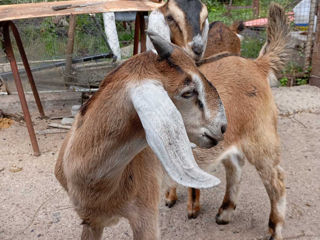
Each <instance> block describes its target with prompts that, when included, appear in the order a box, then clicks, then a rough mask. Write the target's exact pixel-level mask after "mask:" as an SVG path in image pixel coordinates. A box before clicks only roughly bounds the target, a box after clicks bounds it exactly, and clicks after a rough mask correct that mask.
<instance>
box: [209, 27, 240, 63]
mask: <svg viewBox="0 0 320 240" xmlns="http://www.w3.org/2000/svg"><path fill="white" fill-rule="evenodd" d="M243 29H244V25H243V23H242V22H238V21H236V22H234V23H233V24H232V25H231V26H230V27H228V26H227V25H225V24H224V23H222V22H212V23H210V26H209V33H208V41H207V48H206V50H205V53H204V56H203V58H208V57H211V56H213V55H216V54H218V53H221V52H228V53H230V54H233V55H238V56H240V46H241V43H240V38H239V36H238V34H239V33H240V32H241V31H242V30H243Z"/></svg>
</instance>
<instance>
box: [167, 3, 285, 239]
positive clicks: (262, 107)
mask: <svg viewBox="0 0 320 240" xmlns="http://www.w3.org/2000/svg"><path fill="white" fill-rule="evenodd" d="M268 21H269V24H268V27H267V41H266V44H265V45H264V47H263V49H262V50H261V52H260V54H259V57H258V58H257V59H256V60H249V59H244V58H241V57H235V56H231V57H225V58H222V59H220V60H217V61H215V60H216V59H218V58H217V56H213V57H211V60H212V61H210V58H209V59H207V61H204V62H205V63H204V64H203V65H201V66H200V70H201V72H203V73H204V75H205V76H206V77H207V78H208V79H209V81H210V82H212V84H214V86H215V87H216V88H217V90H218V92H219V94H220V96H221V99H222V102H223V104H224V106H225V109H226V114H227V120H228V129H227V131H226V134H225V138H224V139H225V140H224V142H223V143H222V146H221V147H222V149H221V150H223V151H220V154H219V155H218V153H219V149H216V148H215V149H209V150H203V149H199V148H197V149H195V150H194V155H195V158H196V161H197V163H198V164H199V165H200V166H202V167H203V168H204V169H209V168H210V167H212V166H213V165H216V164H218V163H220V162H222V163H223V165H224V167H225V169H226V180H227V187H226V193H225V197H224V200H223V203H222V205H221V207H220V209H219V212H218V214H217V216H216V222H217V223H218V224H227V223H229V222H230V221H231V218H232V215H233V212H234V210H235V208H236V205H237V200H238V195H239V187H240V181H241V172H242V167H243V165H244V163H245V159H247V160H248V161H249V162H250V163H251V164H253V165H254V166H255V167H256V169H257V171H258V173H259V175H260V177H261V179H262V182H263V184H264V186H265V188H266V190H267V193H268V195H269V198H270V202H271V212H270V217H269V231H270V233H271V238H270V239H274V240H281V239H283V238H282V234H281V229H282V226H283V223H284V219H285V208H286V194H285V185H284V173H283V170H282V168H281V167H280V166H279V163H280V142H279V137H278V133H277V108H276V105H275V103H274V100H273V96H272V93H271V89H270V87H269V84H268V81H269V80H270V78H274V75H275V73H277V72H279V71H280V70H281V69H282V68H283V66H284V63H285V60H286V56H287V51H286V49H287V43H288V40H289V39H288V33H289V25H288V22H287V17H286V15H285V12H284V10H283V8H282V7H280V6H279V5H277V4H271V5H270V8H269V16H268ZM218 147H219V146H218ZM215 157H217V158H215ZM188 192H189V196H188V198H189V199H188V216H189V217H190V218H195V217H196V216H197V215H198V213H199V210H200V202H199V199H200V190H198V189H191V188H190V189H189V190H188ZM176 200H177V195H176V189H175V187H172V188H171V189H169V190H168V191H167V194H166V204H167V205H168V206H169V207H171V206H173V205H174V203H175V201H176Z"/></svg>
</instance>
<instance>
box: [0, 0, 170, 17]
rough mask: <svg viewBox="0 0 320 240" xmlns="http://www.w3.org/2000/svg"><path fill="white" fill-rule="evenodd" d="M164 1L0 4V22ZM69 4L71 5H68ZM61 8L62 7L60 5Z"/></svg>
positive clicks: (137, 8)
mask: <svg viewBox="0 0 320 240" xmlns="http://www.w3.org/2000/svg"><path fill="white" fill-rule="evenodd" d="M163 4H164V3H155V2H151V1H134V0H132V1H130V0H73V1H59V2H41V3H25V4H12V5H0V22H1V21H9V20H17V19H27V18H38V17H52V16H64V15H73V14H74V15H76V14H90V13H103V12H124V11H138V12H140V11H144V12H147V11H152V10H154V9H156V8H158V7H160V6H162V5H163ZM66 5H69V6H68V8H66V9H62V10H58V11H55V10H54V9H53V7H55V8H56V7H59V6H60V7H61V6H66ZM70 5H71V6H70ZM62 8H63V7H62Z"/></svg>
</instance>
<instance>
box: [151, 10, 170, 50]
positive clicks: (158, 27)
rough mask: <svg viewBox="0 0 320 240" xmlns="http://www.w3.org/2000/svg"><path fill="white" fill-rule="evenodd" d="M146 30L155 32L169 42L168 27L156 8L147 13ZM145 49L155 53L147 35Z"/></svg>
mask: <svg viewBox="0 0 320 240" xmlns="http://www.w3.org/2000/svg"><path fill="white" fill-rule="evenodd" d="M148 31H150V32H156V33H158V34H159V35H160V36H161V37H163V38H164V39H165V40H167V41H168V42H171V37H170V28H169V26H168V24H167V22H166V21H165V19H164V16H163V14H162V13H161V12H160V11H158V10H154V11H152V12H151V14H150V15H149V23H148ZM147 50H152V51H154V52H155V53H157V51H156V50H155V49H154V46H153V44H152V42H151V40H150V38H149V37H148V36H147Z"/></svg>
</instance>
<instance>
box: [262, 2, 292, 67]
mask: <svg viewBox="0 0 320 240" xmlns="http://www.w3.org/2000/svg"><path fill="white" fill-rule="evenodd" d="M289 32H290V26H289V23H288V18H287V16H286V14H285V11H284V9H283V8H282V7H281V6H280V5H278V4H276V3H271V4H270V6H269V14H268V27H267V40H266V43H265V44H264V46H263V47H262V49H261V51H260V53H259V57H258V59H257V61H261V60H268V62H269V64H270V68H271V69H272V70H273V72H274V73H278V72H280V71H281V70H282V69H283V67H284V65H285V63H286V61H287V58H288V47H289V46H288V42H289Z"/></svg>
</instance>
